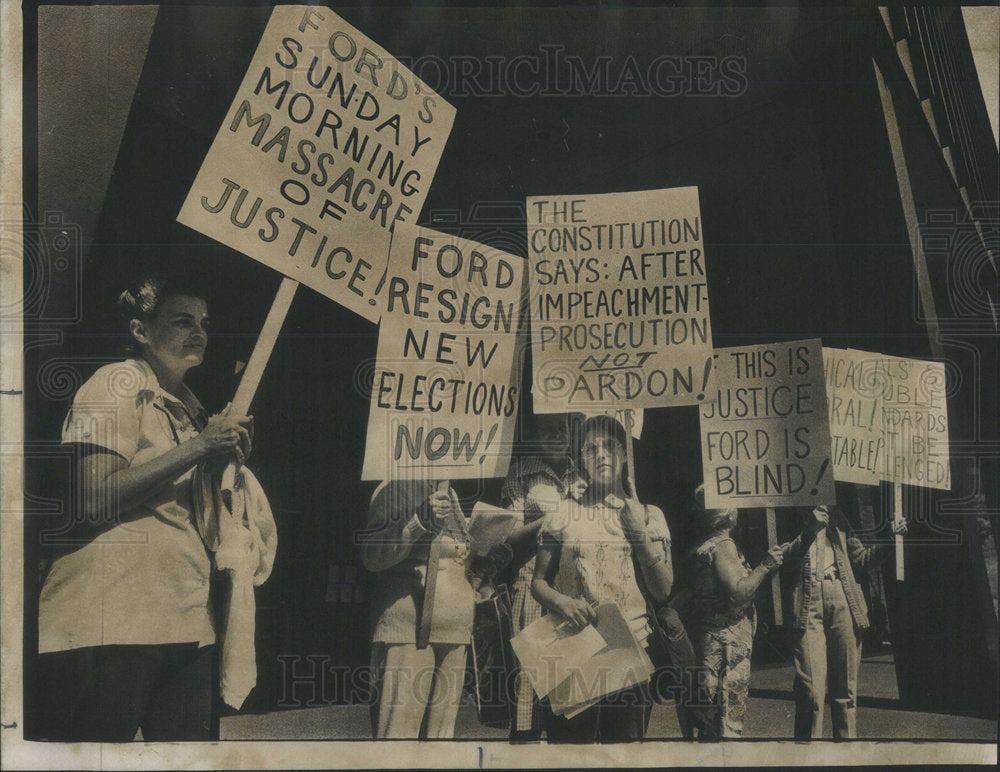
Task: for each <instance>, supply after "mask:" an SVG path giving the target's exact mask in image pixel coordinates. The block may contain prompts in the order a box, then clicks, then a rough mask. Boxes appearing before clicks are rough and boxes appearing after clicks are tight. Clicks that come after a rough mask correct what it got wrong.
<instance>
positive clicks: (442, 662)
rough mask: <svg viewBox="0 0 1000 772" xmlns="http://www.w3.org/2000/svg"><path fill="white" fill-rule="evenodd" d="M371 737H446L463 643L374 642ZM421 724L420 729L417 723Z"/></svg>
mask: <svg viewBox="0 0 1000 772" xmlns="http://www.w3.org/2000/svg"><path fill="white" fill-rule="evenodd" d="M373 649H374V650H373V652H372V654H373V665H374V666H375V673H376V681H375V685H376V690H377V691H376V695H375V697H376V699H377V700H378V703H377V706H376V715H375V720H374V727H373V728H374V735H375V739H376V740H385V739H417V738H419V737H426V738H437V739H440V738H451V737H454V736H455V719H456V718H457V716H458V708H459V705H460V704H461V701H462V685H463V683H464V681H465V662H466V655H467V652H468V646H466V645H464V644H450V643H432V644H430V645H429V646H427V647H426V648H424V649H418V648H417V647H416V645H415V644H412V643H399V644H385V643H376V644H373ZM422 726H426V730H425V732H424V734H422V735H421V731H420V730H421V727H422Z"/></svg>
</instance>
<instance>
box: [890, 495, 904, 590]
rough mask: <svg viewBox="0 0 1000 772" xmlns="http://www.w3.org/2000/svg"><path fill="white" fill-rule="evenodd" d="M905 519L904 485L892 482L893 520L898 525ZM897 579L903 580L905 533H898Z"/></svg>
mask: <svg viewBox="0 0 1000 772" xmlns="http://www.w3.org/2000/svg"><path fill="white" fill-rule="evenodd" d="M902 520H903V485H902V483H893V484H892V521H893V523H895V524H896V525H898V524H899V523H900V522H901V521H902ZM896 581H897V582H901V581H903V534H901V533H897V534H896Z"/></svg>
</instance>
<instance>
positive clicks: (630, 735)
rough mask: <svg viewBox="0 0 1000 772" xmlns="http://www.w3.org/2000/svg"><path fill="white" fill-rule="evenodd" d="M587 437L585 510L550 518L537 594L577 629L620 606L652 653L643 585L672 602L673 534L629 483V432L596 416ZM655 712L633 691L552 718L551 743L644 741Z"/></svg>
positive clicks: (566, 510) (570, 505) (577, 507)
mask: <svg viewBox="0 0 1000 772" xmlns="http://www.w3.org/2000/svg"><path fill="white" fill-rule="evenodd" d="M582 437H583V439H582V445H581V450H580V461H581V463H582V466H583V471H584V473H585V476H586V478H587V489H586V492H585V493H584V494H583V497H582V499H581V500H580V501H579V502H576V501H572V500H566V501H565V502H564V506H562V507H561V508H560V509H559V510H558V511H557V512H553V513H550V514H548V515H546V517H545V520H544V521H543V523H542V526H541V531H540V533H539V541H538V553H537V556H536V559H535V573H534V576H533V579H532V583H531V590H532V593H533V594H534V596H535V598H536V599H537V600H538V602H539V603H540V604H541V605H542V606H543V607H544V608H545V609H547V610H548V611H549V612H551V613H553V614H558V615H559V616H560V617H563V618H564V619H565V620H566V624H569V625H571V626H575V627H582V626H585V625H587V624H590V623H592V622H594V621H596V609H597V607H598V606H599V605H601V604H604V603H609V602H610V603H614V604H615V605H616V606H617V607H618V609H619V610H620V611H621V614H622V616H623V617H624V619H625V621H626V622H627V623H628V625H629V628H630V629H631V632H632V633H633V635H634V636H635V638H636V640H637V641H638V642H639V643H640V645H645V643H646V640H647V639H648V638H649V637H650V635H651V633H652V626H651V621H650V617H649V612H648V609H647V604H646V598H645V596H644V595H643V591H642V589H641V588H640V582H642V583H644V585H645V587H646V588H647V589H648V591H649V592H650V594H651V595H652V596H653V597H654V598H655V599H656V601H657V602H661V603H662V602H665V601H666V600H667V598H668V596H669V595H670V589H671V585H672V584H673V567H672V563H671V557H670V532H669V530H668V529H667V523H666V520H665V519H664V517H663V513H662V512H661V511H660V510H659V508H657V507H655V506H650V505H643V504H641V503H640V502H639V501H638V500H637V499H636V498H635V491H634V489H633V488H632V486H631V485H630V484H629V483H628V482H627V481H628V479H629V472H628V467H627V464H626V447H627V445H626V443H627V442H628V441H629V440H628V438H627V436H626V434H625V430H624V429H623V428H622V425H621V424H620V423H618V422H617V421H616V420H614V419H613V418H610V417H608V416H594V417H592V418H589V419H587V421H586V422H585V423H584V425H583V431H582ZM637 572H641V577H640V576H639V575H638V574H637ZM650 712H651V700H650V696H649V694H648V690H647V689H645V688H643V687H642V686H637V687H632V688H629V689H626V690H624V691H622V692H619V693H617V694H613V695H610V696H608V697H604V698H602V699H600V700H599V701H598V702H597V704H595V705H593V706H592V707H589V708H587V709H586V710H584V711H583V712H582V713H579V714H577V715H575V716H573V717H572V718H564V717H561V716H555V715H553V716H551V719H550V722H549V725H548V727H547V732H548V737H549V740H550V741H552V742H578V743H582V742H595V741H596V742H627V741H632V740H641V739H642V738H643V737H644V736H645V734H646V728H647V726H648V724H649V716H650Z"/></svg>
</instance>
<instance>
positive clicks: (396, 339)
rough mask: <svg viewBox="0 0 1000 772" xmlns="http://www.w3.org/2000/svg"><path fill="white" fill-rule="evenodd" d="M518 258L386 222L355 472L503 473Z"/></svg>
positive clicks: (512, 389) (513, 385) (515, 383)
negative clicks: (360, 460)
mask: <svg viewBox="0 0 1000 772" xmlns="http://www.w3.org/2000/svg"><path fill="white" fill-rule="evenodd" d="M523 282H524V260H523V259H522V258H520V257H515V256H513V255H509V254H507V253H505V252H501V251H500V250H497V249H493V248H491V247H488V246H485V245H483V244H477V243H475V242H473V241H468V240H466V239H461V238H457V237H455V236H448V235H445V234H443V233H438V232H437V231H433V230H429V229H426V228H418V227H416V226H412V225H403V224H401V225H398V226H397V227H396V231H395V234H394V236H393V240H392V249H391V251H390V256H389V266H388V269H387V271H386V276H385V284H384V286H383V287H382V289H381V290H380V297H381V304H380V307H381V309H382V319H381V321H380V323H379V337H378V356H377V359H376V363H375V373H374V378H373V381H372V394H371V411H370V413H369V417H368V436H367V442H366V447H365V463H364V468H363V471H362V479H364V480H382V479H388V478H392V479H396V478H407V479H409V478H414V477H420V476H425V477H427V478H434V479H467V478H479V477H503V476H504V475H505V474H506V473H507V466H508V464H509V462H510V449H511V443H512V441H513V439H514V425H515V422H516V419H517V407H518V399H519V390H520V375H521V368H520V356H519V353H520V352H519V350H518V345H517V341H518V336H517V330H518V326H519V324H520V312H521V290H522V287H523Z"/></svg>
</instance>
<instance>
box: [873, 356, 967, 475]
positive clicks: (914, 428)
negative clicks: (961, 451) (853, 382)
mask: <svg viewBox="0 0 1000 772" xmlns="http://www.w3.org/2000/svg"><path fill="white" fill-rule="evenodd" d="M857 353H866V352H857ZM868 357H870V361H871V363H872V365H871V366H872V367H874V368H875V371H876V373H877V378H876V383H877V386H878V387H880V388H881V389H882V432H883V435H884V437H885V467H884V469H883V471H882V479H883V480H887V481H889V482H894V483H901V484H904V485H916V486H919V487H922V488H937V489H939V490H946V491H947V490H951V464H950V462H949V449H948V402H947V399H946V388H947V382H946V375H945V368H944V363H943V362H929V361H926V360H923V359H907V358H904V357H894V356H886V355H883V354H868Z"/></svg>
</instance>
